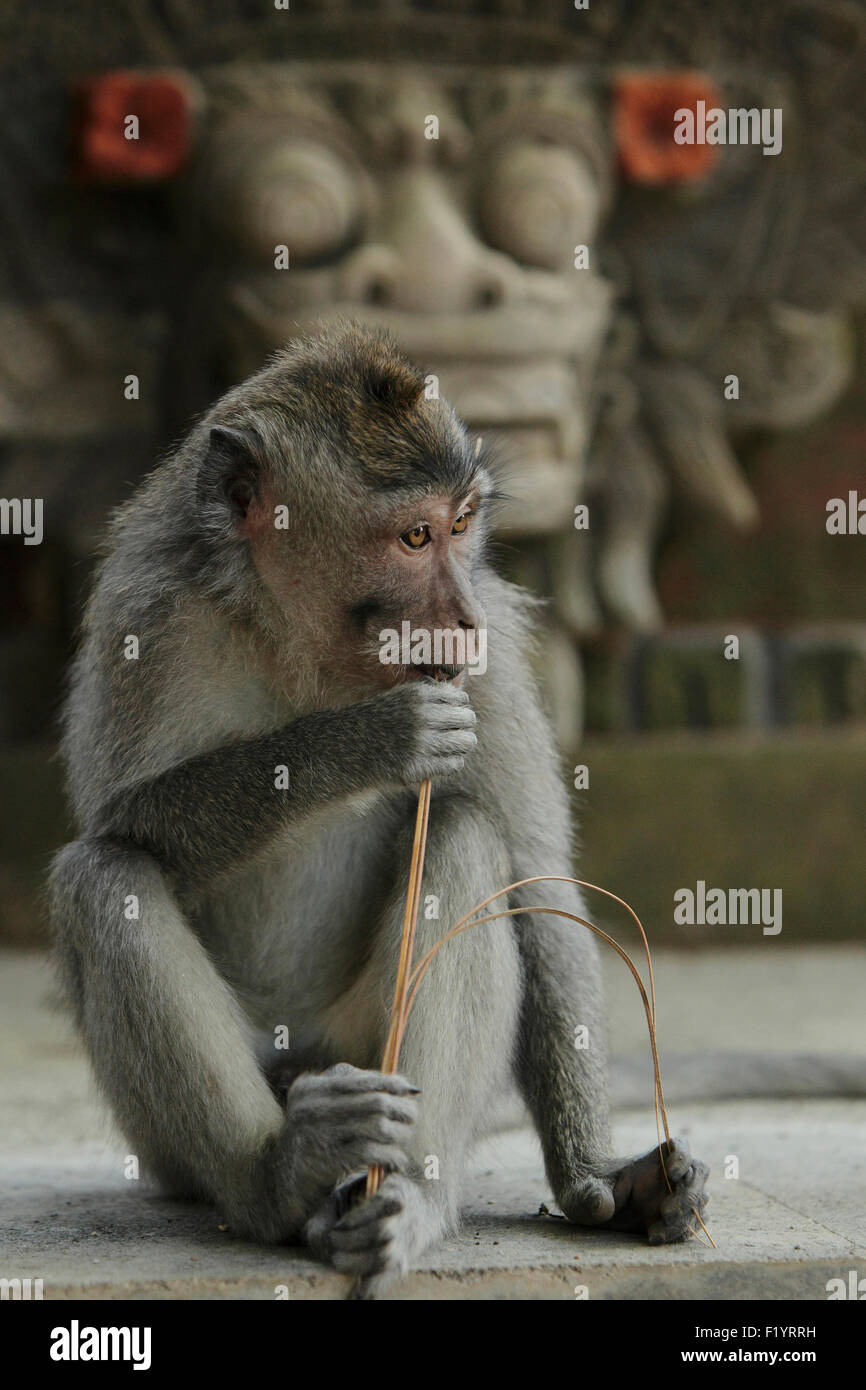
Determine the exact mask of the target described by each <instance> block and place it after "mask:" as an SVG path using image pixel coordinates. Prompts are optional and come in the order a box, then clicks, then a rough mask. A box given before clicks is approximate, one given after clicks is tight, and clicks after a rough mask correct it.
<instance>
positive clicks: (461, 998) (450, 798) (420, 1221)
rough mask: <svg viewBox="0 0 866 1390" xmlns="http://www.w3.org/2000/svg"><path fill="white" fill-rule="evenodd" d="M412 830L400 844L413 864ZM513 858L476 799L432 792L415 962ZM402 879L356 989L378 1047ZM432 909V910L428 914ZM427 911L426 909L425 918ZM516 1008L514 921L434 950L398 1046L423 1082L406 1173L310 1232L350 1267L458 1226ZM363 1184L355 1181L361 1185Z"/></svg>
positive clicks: (404, 1253) (383, 1271) (378, 1264)
mask: <svg viewBox="0 0 866 1390" xmlns="http://www.w3.org/2000/svg"><path fill="white" fill-rule="evenodd" d="M410 845H411V835H408V834H407V835H406V836H404V837H402V839H401V841H400V842H399V843H398V844H397V845H396V846H395V849H394V854H395V858H396V859H397V862H402V863H404V864H406V865H407V866H408V863H409V851H410ZM508 872H509V863H508V855H507V853H506V852H505V848H504V845H503V843H502V841H501V839H500V837H499V836H498V834H497V832H496V831H495V829H494V828H493V826H492V825H491V824H490V822H489V820H488V819H487V817H486V816H485V814H484V813H483V812H482V811H481V810H479V809H478V808H477V807H476V806H475V805H474V803H472V802H470V801H469V800H467V799H466V798H464V797H462V796H457V795H447V794H446V795H441V794H440V795H439V796H438V797H437V795H436V793H435V791H434V795H433V803H432V806H431V812H430V825H429V831H428V839H427V857H426V863H425V870H424V879H423V884H422V890H421V905H420V911H419V914H418V926H417V934H416V939H415V960H416V961H417V960H419V959H420V958H421V956H422V955H423V954H424V952H425V951H426V950H427V949H428V948H429V947H430V946H432V945H433V943H434V942H435V941H437V940H438V939H439V938H440V937H441V936H443V935H444V934H445V932H446V931H447V930H448V928H449V927H450V926H453V925H454V923H455V922H456V921H457V920H458V919H459V918H460V917H462V916H463V915H464V914H465V913H466V912H468V911H469V909H470V908H472V907H473V906H474V905H475V904H476V903H477V902H480V901H481V900H482V899H483V898H485V897H487V895H488V894H490V893H492V892H495V891H496V889H497V888H500V887H501V886H502V885H503V884H505V883H507V882H508ZM405 887H406V885H405V876H404V877H403V879H402V880H401V882H400V885H399V888H398V890H397V891H396V893H395V895H394V897H393V901H392V903H391V906H390V908H389V911H388V913H387V917H386V921H385V925H384V930H383V931H382V932H381V934H380V935H379V937H378V939H377V943H376V947H375V950H374V953H373V956H372V959H371V962H370V964H369V966H368V968H367V970H366V972H365V976H364V978H363V981H362V982H360V983H359V984H358V985H357V986H356V990H359V989H362V990H364V991H371V992H373V994H374V997H375V998H376V999H377V1000H378V1008H379V1012H380V1018H381V1043H382V1044H384V1039H385V1033H386V1030H387V1023H388V1017H389V1013H390V1008H391V1000H392V993H393V988H394V978H395V974H396V966H397V953H398V949H399V942H400V934H401V927H402V919H403V909H404V903H405ZM434 913H435V914H436V915H433V914H434ZM428 914H429V915H428ZM519 1007H520V975H519V967H518V959H517V949H516V946H515V943H514V934H513V932H512V929H511V924H510V923H509V922H507V921H504V922H502V923H497V924H496V925H492V924H491V925H489V926H483V927H478V928H477V929H476V930H475V931H470V932H466V933H464V934H463V935H462V936H459V937H457V938H456V939H455V940H453V941H451V942H449V943H448V944H447V946H444V947H443V949H442V950H441V951H440V952H439V954H438V955H437V957H436V959H435V960H434V962H433V963H432V964H431V966H430V969H429V970H428V972H427V974H426V975H425V977H424V981H423V983H422V984H421V986H420V987H419V990H418V994H417V997H416V1000H415V1004H414V1007H413V1010H412V1013H411V1015H410V1019H409V1023H408V1027H407V1029H406V1034H405V1037H404V1040H403V1046H402V1050H401V1053H400V1070H401V1071H402V1072H403V1073H404V1074H405V1075H406V1076H407V1077H409V1078H411V1080H412V1081H414V1082H415V1084H416V1085H417V1086H420V1088H421V1097H420V1101H419V1108H418V1119H417V1122H416V1125H415V1129H414V1131H413V1135H412V1141H411V1145H410V1148H409V1152H410V1156H411V1158H412V1160H413V1166H412V1170H411V1172H410V1173H409V1174H408V1175H400V1174H388V1175H387V1176H386V1177H385V1180H384V1182H383V1183H382V1186H381V1188H380V1189H379V1192H378V1193H377V1194H376V1195H375V1196H373V1197H370V1198H369V1199H366V1200H362V1201H361V1202H359V1203H356V1204H352V1201H351V1198H352V1196H353V1195H354V1194H353V1192H352V1189H351V1187H349V1188H348V1190H343V1191H340V1192H338V1193H337V1194H335V1195H334V1196H332V1198H331V1199H330V1200H329V1202H328V1203H326V1204H325V1206H324V1207H323V1209H322V1211H321V1212H319V1213H318V1214H317V1216H316V1218H314V1220H313V1221H312V1222H311V1223H310V1227H309V1228H308V1239H309V1240H310V1243H311V1245H312V1246H313V1248H314V1249H315V1250H317V1252H318V1253H319V1254H320V1255H322V1257H323V1258H326V1259H328V1260H329V1261H330V1262H331V1263H332V1264H333V1265H334V1266H335V1267H336V1268H337V1269H339V1270H342V1271H343V1272H345V1273H347V1274H355V1275H360V1276H370V1275H373V1276H381V1275H384V1276H385V1277H384V1279H381V1278H378V1277H377V1278H375V1279H374V1281H373V1283H372V1284H371V1285H368V1286H367V1287H368V1291H370V1292H374V1291H375V1290H376V1289H377V1288H378V1287H381V1285H382V1283H386V1282H388V1276H393V1275H394V1274H396V1273H400V1272H404V1271H405V1270H406V1268H407V1267H408V1265H409V1263H410V1262H411V1261H412V1260H413V1259H414V1258H415V1257H416V1256H417V1255H419V1254H420V1253H421V1252H422V1251H423V1250H424V1249H426V1248H428V1247H429V1246H430V1245H431V1244H434V1243H435V1242H436V1241H438V1240H440V1239H441V1238H442V1237H443V1236H444V1235H446V1234H447V1233H448V1232H449V1231H451V1230H453V1229H454V1227H455V1226H456V1224H457V1217H458V1210H459V1201H460V1188H461V1182H462V1177H463V1173H464V1169H465V1162H466V1157H467V1152H468V1150H469V1148H470V1146H471V1144H472V1143H473V1141H474V1140H475V1139H476V1138H478V1137H479V1136H480V1135H481V1134H483V1133H485V1132H486V1131H487V1128H488V1125H489V1124H490V1122H491V1120H492V1117H493V1115H494V1112H495V1108H496V1103H497V1101H498V1100H500V1099H501V1096H502V1093H503V1092H504V1091H505V1090H506V1088H507V1087H508V1085H509V1081H510V1077H511V1068H512V1060H513V1050H514V1037H515V1030H516V1027H517V1018H518V1012H519ZM359 1186H360V1183H359Z"/></svg>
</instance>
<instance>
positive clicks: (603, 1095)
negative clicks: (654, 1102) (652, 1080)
mask: <svg viewBox="0 0 866 1390" xmlns="http://www.w3.org/2000/svg"><path fill="white" fill-rule="evenodd" d="M515 897H516V899H517V901H516V902H515V906H532V905H533V904H541V903H544V904H545V905H549V906H551V907H562V908H565V910H566V911H569V912H576V913H578V914H579V915H580V916H582V917H586V915H587V912H586V909H585V907H584V906H583V904H582V902H581V901H580V898H579V895H578V894H577V891H576V890H575V889H573V888H572V887H571V886H570V885H568V884H531V885H529V886H528V887H526V888H523V889H520V890H519V891H518V893H517V894H516V895H515ZM516 921H517V922H518V923H520V924H521V925H520V926H519V927H518V929H517V940H518V943H519V947H520V957H521V962H522V965H523V970H524V996H523V1012H522V1016H521V1025H520V1044H519V1048H518V1066H517V1074H518V1080H519V1082H520V1085H521V1089H522V1091H523V1095H524V1098H525V1100H526V1103H527V1105H528V1106H529V1109H530V1111H531V1113H532V1116H533V1119H534V1121H535V1125H536V1128H537V1130H538V1133H539V1136H540V1138H541V1143H542V1148H543V1150H544V1159H545V1167H546V1170H547V1176H548V1178H549V1180H550V1183H551V1186H552V1188H553V1191H554V1193H555V1195H556V1199H557V1201H558V1202H559V1204H560V1206H561V1207H562V1210H563V1211H564V1212H565V1215H566V1216H567V1217H568V1218H569V1220H570V1221H574V1222H575V1223H576V1224H578V1225H588V1226H599V1225H608V1226H610V1227H612V1228H613V1229H616V1230H634V1231H645V1232H647V1234H648V1235H649V1238H650V1241H651V1242H652V1243H653V1244H660V1243H662V1242H664V1241H673V1240H683V1239H684V1238H685V1237H686V1236H687V1235H688V1234H689V1231H690V1230H693V1229H694V1228H695V1227H696V1225H697V1221H696V1217H695V1216H694V1212H693V1210H692V1208H693V1207H696V1208H697V1210H698V1211H699V1212H703V1209H704V1207H705V1205H706V1200H707V1199H706V1195H705V1192H704V1185H705V1182H706V1178H707V1174H708V1171H709V1170H708V1169H707V1167H706V1164H704V1163H701V1162H700V1161H697V1160H695V1161H692V1159H691V1156H690V1154H689V1148H688V1145H687V1144H686V1142H685V1140H682V1139H675V1140H672V1142H671V1147H670V1151H669V1152H666V1155H665V1157H666V1167H667V1172H668V1177H669V1178H670V1180H671V1185H672V1188H673V1191H672V1192H670V1191H669V1190H668V1187H667V1184H666V1182H665V1179H664V1175H663V1173H662V1170H661V1164H660V1161H659V1152H658V1149H651V1150H650V1151H649V1152H648V1153H647V1154H645V1155H643V1156H642V1157H640V1158H634V1159H618V1158H615V1157H612V1156H611V1151H612V1144H611V1139H610V1125H609V1111H608V1098H607V1061H606V1055H605V1039H604V1011H603V996H602V987H601V977H600V972H599V963H598V950H597V948H596V944H595V941H594V940H593V938H592V937H591V935H590V933H589V932H587V931H585V930H581V928H579V927H577V926H572V925H569V924H568V923H567V922H566V921H565V920H564V919H562V918H557V917H551V916H545V917H539V918H534V917H533V916H532V915H531V914H527V915H526V916H521V917H519V918H517V919H516ZM651 1096H652V1091H651V1089H650V1090H649V1091H648V1093H647V1100H648V1101H649V1100H650V1099H651Z"/></svg>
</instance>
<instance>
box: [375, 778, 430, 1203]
mask: <svg viewBox="0 0 866 1390" xmlns="http://www.w3.org/2000/svg"><path fill="white" fill-rule="evenodd" d="M429 817H430V781H429V779H428V780H426V781H424V782H422V783H421V790H420V791H419V793H418V811H417V814H416V816H415V837H414V839H413V841H412V858H411V860H410V862H409V886H408V888H407V890H406V907H405V909H404V912H403V931H402V935H401V937H400V958H399V960H398V962H397V980H396V983H395V985H394V1003H393V1005H392V1007H391V1025H390V1027H389V1029H388V1037H387V1039H386V1041H385V1052H384V1056H383V1058H382V1068H381V1070H382V1071H384V1072H394V1071H396V1070H397V1059H398V1057H399V1055H400V1044H401V1043H402V1041H403V1032H404V1029H405V1027H406V1019H407V1018H408V1016H409V1015H408V1009H407V1006H406V993H407V990H408V988H409V971H410V970H411V968H412V949H413V947H414V944H415V924H416V922H417V920H418V904H419V902H420V899H421V879H422V876H423V874H424V854H425V851H426V849H427V822H428V820H429ZM384 1175H385V1172H384V1169H383V1168H382V1167H381V1166H380V1165H379V1164H373V1165H372V1166H371V1167H370V1168H368V1170H367V1187H366V1196H368V1197H372V1195H373V1193H374V1192H378V1191H379V1187H380V1185H381V1183H382V1179H383V1177H384Z"/></svg>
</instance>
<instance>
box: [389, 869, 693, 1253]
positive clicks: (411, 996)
mask: <svg viewBox="0 0 866 1390" xmlns="http://www.w3.org/2000/svg"><path fill="white" fill-rule="evenodd" d="M543 882H555V883H571V884H574V885H576V886H577V887H580V888H591V889H593V890H595V891H596V892H598V893H601V894H603V895H604V897H606V898H611V899H613V900H614V901H615V902H618V903H621V904H622V906H623V907H624V908H625V909H626V911H627V912H628V913H629V915H630V916H631V917H632V918H633V919H634V921H635V922H636V923H637V927H638V930H639V932H640V935H641V940H642V942H643V946H644V951H645V953H646V959H647V968H648V972H649V982H650V993H649V995H647V991H646V988H645V986H644V983H643V980H642V979H641V977H640V973H639V971H638V969H637V966H636V965H635V964H634V962H633V960H632V959H631V957H630V956H629V954H628V952H627V951H625V950H624V949H623V947H622V946H620V944H619V942H617V941H615V940H614V938H613V937H612V936H609V935H608V933H607V932H605V931H602V929H601V928H600V927H596V926H595V925H594V924H593V923H592V922H587V921H586V919H585V918H583V917H578V916H577V914H576V913H573V912H567V911H566V910H565V909H564V908H556V907H548V906H541V905H538V906H535V907H512V908H509V909H507V910H504V911H502V912H495V913H491V914H489V915H488V916H487V917H476V918H475V920H474V921H470V920H469V919H470V918H472V917H474V916H475V913H476V912H480V911H482V909H483V908H485V907H486V906H487V905H488V904H489V903H491V902H494V901H495V900H496V898H501V897H504V896H505V894H506V893H510V892H512V891H513V890H514V889H517V888H524V887H526V885H527V884H530V883H543ZM525 913H536V914H548V915H549V916H553V917H563V918H565V919H566V920H567V921H571V922H575V923H577V924H578V925H579V926H583V927H587V928H588V929H589V930H590V931H591V932H594V934H595V935H596V936H598V937H600V938H601V939H602V941H606V942H607V944H608V945H609V946H612V947H613V949H614V950H615V951H616V953H617V955H618V956H620V957H621V958H622V960H624V961H625V963H626V965H627V966H628V968H629V970H630V971H631V973H632V975H633V977H634V980H635V983H636V984H637V987H638V989H639V991H640V996H641V1000H642V1002H643V1006H644V1011H645V1013H646V1018H647V1027H648V1030H649V1038H650V1049H651V1051H652V1059H653V1076H654V1088H653V1089H654V1102H655V1104H654V1109H655V1115H656V1127H657V1129H658V1127H659V1118H661V1123H662V1124H663V1126H664V1133H665V1138H666V1140H667V1142H668V1144H670V1139H671V1135H670V1126H669V1123H668V1115H667V1107H666V1106H665V1099H664V1092H663V1090H662V1081H661V1068H660V1066H659V1056H658V1045H657V1041H656V1004H655V979H654V975H653V967H652V957H651V955H650V949H649V942H648V940H647V936H646V932H645V931H644V928H643V924H642V923H641V921H640V918H639V917H638V916H637V914H636V913H635V912H634V910H633V909H632V908H631V907H630V906H629V904H628V903H627V902H625V900H624V899H623V898H619V897H617V895H616V894H615V893H610V892H608V890H607V889H606V888H598V887H597V885H596V884H594V883H587V882H586V881H585V880H583V879H575V878H568V877H566V876H565V875H556V874H536V875H534V876H533V877H532V878H526V879H520V880H518V881H517V882H515V883H511V884H509V885H508V887H506V888H501V889H500V890H499V892H497V893H491V894H490V896H489V897H488V898H485V899H484V901H483V902H481V903H478V904H477V905H476V906H475V907H474V908H473V909H472V910H471V911H470V912H468V913H467V914H466V915H465V917H462V918H461V919H460V921H459V922H458V923H457V924H456V926H454V927H452V928H451V929H450V931H447V932H446V933H445V935H444V936H442V937H440V938H439V940H438V941H437V942H435V943H434V944H433V946H431V947H430V949H429V951H427V952H426V954H425V955H424V956H422V958H421V960H420V961H419V962H418V964H417V965H416V966H415V968H414V970H413V971H412V975H411V978H410V981H409V992H408V994H407V995H405V996H404V1004H403V1007H402V1009H401V1011H400V1017H399V1023H398V1026H397V1028H396V1030H395V1029H394V1020H393V1018H392V1028H391V1031H390V1032H389V1042H391V1044H392V1046H391V1050H390V1053H389V1057H390V1059H391V1062H392V1069H396V1066H397V1061H398V1059H399V1055H400V1047H401V1044H402V1041H403V1034H404V1032H405V1030H406V1025H407V1023H408V1021H409V1013H410V1011H411V1009H412V1005H413V1003H414V1001H415V995H416V993H417V991H418V986H419V985H420V983H421V980H422V979H423V977H424V975H425V973H426V971H427V969H428V967H429V966H430V964H431V963H432V961H433V959H434V957H435V956H436V955H437V954H438V953H439V951H440V950H441V949H442V947H443V946H444V945H445V944H446V942H448V941H451V940H452V939H453V938H454V937H455V936H459V935H461V934H462V933H463V932H465V931H469V930H470V928H472V927H477V926H480V925H481V924H482V923H484V922H496V921H500V920H501V919H502V918H505V917H519V916H522V915H523V914H525ZM392 1035H393V1037H392ZM658 1141H659V1144H658V1147H659V1161H660V1164H661V1169H662V1173H663V1174H664V1179H665V1182H666V1184H667V1187H668V1191H673V1187H672V1184H671V1181H670V1178H669V1177H668V1172H667V1166H666V1164H665V1158H664V1152H663V1149H662V1140H661V1133H659V1134H658ZM692 1212H693V1213H694V1215H695V1217H696V1218H697V1221H698V1223H699V1224H700V1226H701V1229H702V1230H703V1232H704V1234H705V1235H706V1237H707V1239H708V1241H709V1242H710V1245H712V1246H713V1249H715V1248H716V1247H715V1241H714V1240H713V1238H712V1236H711V1235H710V1233H709V1231H708V1230H707V1228H706V1226H705V1225H704V1222H703V1220H702V1219H701V1214H700V1212H699V1211H698V1209H697V1207H692Z"/></svg>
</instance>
